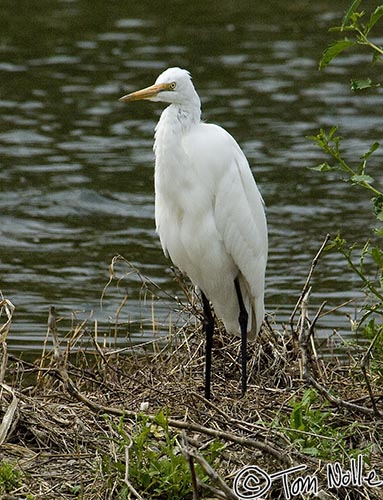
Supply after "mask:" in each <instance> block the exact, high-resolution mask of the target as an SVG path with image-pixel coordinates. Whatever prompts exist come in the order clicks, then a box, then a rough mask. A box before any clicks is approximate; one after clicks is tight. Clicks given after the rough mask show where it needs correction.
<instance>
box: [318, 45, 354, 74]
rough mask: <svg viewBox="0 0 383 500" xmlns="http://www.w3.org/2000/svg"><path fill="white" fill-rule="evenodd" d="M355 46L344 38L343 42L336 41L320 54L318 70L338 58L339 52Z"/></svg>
mask: <svg viewBox="0 0 383 500" xmlns="http://www.w3.org/2000/svg"><path fill="white" fill-rule="evenodd" d="M353 45H356V42H354V41H352V40H349V39H348V38H344V39H343V40H338V41H337V42H334V43H332V44H331V45H329V46H328V47H327V49H326V50H325V51H324V52H323V54H322V59H321V60H320V61H319V69H323V68H325V67H326V66H327V65H328V64H329V63H330V62H331V61H332V60H333V59H334V57H336V56H338V55H339V54H340V53H341V52H343V51H344V50H346V49H347V48H349V47H352V46H353Z"/></svg>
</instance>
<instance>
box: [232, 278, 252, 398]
mask: <svg viewBox="0 0 383 500" xmlns="http://www.w3.org/2000/svg"><path fill="white" fill-rule="evenodd" d="M234 285H235V291H236V292H237V297H238V304H239V317H238V321H239V326H240V328H241V364H242V396H243V395H244V394H245V392H246V389H247V369H246V351H247V322H248V319H249V315H248V314H247V311H246V307H245V304H244V303H243V297H242V292H241V287H240V286H239V281H238V278H235V280H234Z"/></svg>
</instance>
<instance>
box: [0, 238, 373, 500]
mask: <svg viewBox="0 0 383 500" xmlns="http://www.w3.org/2000/svg"><path fill="white" fill-rule="evenodd" d="M327 241H328V237H327V238H326V240H325V241H324V242H323V244H322V246H321V248H320V250H319V251H318V254H317V255H316V256H315V258H314V260H313V262H312V265H311V268H310V270H309V273H308V276H307V280H306V283H305V285H304V287H303V290H302V293H301V295H300V297H299V299H298V300H297V303H296V306H295V308H294V310H293V311H292V314H291V320H290V324H287V325H284V327H283V328H282V329H280V328H277V326H276V325H275V324H274V323H272V321H271V319H270V318H269V319H268V320H267V321H266V322H265V326H264V328H263V329H262V332H261V334H260V336H259V338H258V340H257V341H256V342H255V343H254V344H253V343H251V344H250V345H249V352H248V372H249V388H248V392H247V393H246V395H245V396H244V397H243V398H241V397H240V367H239V349H240V341H239V339H238V341H237V339H234V340H233V338H232V337H229V336H227V334H226V333H225V330H224V328H223V327H222V325H219V328H216V331H215V337H214V348H213V359H214V363H213V378H212V382H213V385H212V389H213V398H212V400H211V401H207V400H206V399H205V398H204V397H203V380H204V378H203V366H204V335H203V330H202V326H201V322H200V321H196V320H195V316H196V317H197V319H199V318H201V317H202V316H201V312H200V311H199V310H198V307H199V306H198V301H196V300H194V292H191V291H190V290H188V288H187V286H185V285H184V290H185V293H186V298H187V300H186V301H185V304H186V308H187V310H186V311H185V315H184V316H183V317H186V318H188V317H189V318H190V320H186V321H185V323H184V324H183V325H181V326H179V327H177V329H175V330H174V331H170V332H169V336H168V338H167V339H166V342H165V341H164V339H163V338H162V339H158V340H155V341H153V342H151V343H149V344H147V345H146V346H145V348H143V347H141V348H138V349H133V350H131V351H130V353H129V354H126V352H125V351H124V350H123V349H122V350H118V349H117V350H115V349H108V348H105V347H104V346H102V345H101V343H100V342H99V341H98V340H97V331H95V327H94V325H91V324H90V322H86V321H83V322H80V323H79V324H77V325H74V326H73V329H72V331H70V332H69V333H68V335H67V336H66V337H65V338H63V339H61V338H59V335H58V331H57V330H58V325H59V321H58V319H57V318H56V315H55V311H54V308H52V309H51V312H50V315H49V320H48V333H47V336H49V338H50V339H51V340H52V343H53V349H52V350H50V351H48V350H43V352H42V354H41V356H40V357H39V358H38V359H36V360H35V361H34V362H31V361H25V360H23V359H21V358H19V357H18V356H17V355H15V354H10V353H8V352H7V344H6V337H7V333H8V332H9V330H10V328H11V327H12V305H11V303H10V302H9V301H7V300H6V298H3V299H2V301H1V307H2V315H1V318H0V329H1V330H0V337H1V339H0V340H1V371H0V374H1V380H0V386H1V398H0V442H1V444H0V496H1V498H4V499H21V498H23V499H28V500H37V499H44V500H49V499H52V500H53V499H65V500H66V499H73V498H79V499H87V500H88V499H89V500H96V499H127V498H131V499H134V498H137V499H140V498H142V499H151V498H160V499H178V498H179V499H193V500H195V499H199V498H201V499H202V498H217V499H220V498H222V499H234V498H258V495H256V492H257V491H258V492H259V491H260V487H261V486H262V487H264V490H263V492H264V497H262V498H281V499H284V498H294V497H295V498H309V497H311V498H312V497H313V494H314V493H316V495H317V498H321V499H331V498H333V499H350V500H351V499H359V498H361V499H362V498H363V499H371V500H375V499H382V498H383V482H382V481H381V480H383V451H382V438H381V436H382V435H383V407H382V398H383V393H382V389H381V388H382V376H383V371H382V361H381V359H382V358H381V356H380V357H379V353H380V354H381V351H379V349H380V348H379V345H378V344H377V339H376V338H373V339H372V340H371V341H370V343H369V347H368V348H367V349H366V346H365V345H364V347H363V349H362V348H361V347H360V346H358V345H356V344H355V345H353V344H348V345H347V346H346V345H345V346H344V349H345V353H346V354H347V356H346V358H345V359H343V360H342V361H339V360H337V359H335V358H331V359H329V358H321V356H320V355H318V353H317V350H316V345H317V342H316V337H315V329H316V324H317V321H318V319H319V318H320V316H321V314H322V313H323V312H324V304H323V305H322V306H321V307H320V308H319V309H318V310H317V311H316V312H315V313H314V314H313V315H312V316H311V314H309V307H308V300H309V296H310V291H311V278H312V275H313V273H314V272H315V267H316V265H317V263H318V261H319V259H320V256H321V253H322V252H323V250H324V248H325V246H326V244H327ZM114 264H116V261H115V262H114ZM113 279H117V272H116V271H115V270H114V269H113V266H112V268H111V280H113ZM141 279H142V277H141ZM124 301H125V299H124ZM124 301H123V302H124ZM60 333H61V332H60ZM249 466H255V469H254V468H253V469H252V470H249V471H247V470H246V469H244V468H246V467H249ZM290 470H291V472H286V473H285V475H284V476H283V474H282V475H281V474H279V475H278V472H280V471H290ZM241 471H243V473H242V475H241V474H240V472H241ZM302 471H304V472H302ZM247 473H248V474H250V475H251V474H252V477H253V480H254V479H255V478H257V477H258V479H259V483H258V486H256V484H255V483H254V481H253V483H252V482H251V480H250V482H249V481H247V482H246V478H245V475H246V474H247ZM329 474H330V482H329ZM234 481H236V482H235V488H234ZM249 485H250V486H249ZM233 488H234V489H233ZM249 488H250V490H249ZM252 488H253V489H252ZM254 488H255V489H254ZM257 488H258V490H257ZM234 490H235V491H234ZM249 491H250V493H249ZM251 491H252V493H251ZM241 494H242V496H240V495H241ZM245 495H247V496H245ZM251 495H252V496H251ZM305 495H306V496H305Z"/></svg>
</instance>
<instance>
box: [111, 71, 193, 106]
mask: <svg viewBox="0 0 383 500" xmlns="http://www.w3.org/2000/svg"><path fill="white" fill-rule="evenodd" d="M141 99H147V100H149V101H161V102H167V103H169V104H178V105H188V104H191V103H195V102H196V99H197V102H198V103H199V98H198V95H197V93H196V91H195V89H194V85H193V83H192V81H191V76H190V73H189V72H188V71H186V70H185V69H181V68H168V69H167V70H165V71H164V72H163V73H161V74H160V76H159V77H158V78H157V80H156V81H155V83H154V85H152V86H151V87H146V88H144V89H142V90H138V91H136V92H132V93H131V94H127V95H125V96H123V97H121V98H120V99H119V101H121V102H130V101H138V100H141Z"/></svg>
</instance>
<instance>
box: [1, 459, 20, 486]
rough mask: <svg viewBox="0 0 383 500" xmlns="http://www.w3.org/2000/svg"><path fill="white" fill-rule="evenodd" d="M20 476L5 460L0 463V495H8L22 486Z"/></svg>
mask: <svg viewBox="0 0 383 500" xmlns="http://www.w3.org/2000/svg"><path fill="white" fill-rule="evenodd" d="M21 478H22V474H21V472H20V471H19V470H18V469H16V467H15V466H14V465H13V464H12V463H11V462H8V461H6V460H2V461H1V462H0V493H1V494H4V493H10V492H12V491H13V490H15V489H16V488H19V487H20V486H21V484H22V480H21Z"/></svg>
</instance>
